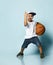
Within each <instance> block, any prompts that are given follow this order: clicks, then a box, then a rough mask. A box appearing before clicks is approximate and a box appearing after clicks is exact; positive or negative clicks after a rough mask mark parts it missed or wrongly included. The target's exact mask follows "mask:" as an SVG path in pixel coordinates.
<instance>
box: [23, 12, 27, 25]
mask: <svg viewBox="0 0 53 65" xmlns="http://www.w3.org/2000/svg"><path fill="white" fill-rule="evenodd" d="M27 15H28V14H27V12H25V13H24V26H27V25H28V22H27Z"/></svg>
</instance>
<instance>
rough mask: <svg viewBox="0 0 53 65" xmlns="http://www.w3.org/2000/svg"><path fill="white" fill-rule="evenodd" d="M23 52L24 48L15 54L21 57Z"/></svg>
mask: <svg viewBox="0 0 53 65" xmlns="http://www.w3.org/2000/svg"><path fill="white" fill-rule="evenodd" d="M23 51H24V48H21V50H20V52H19V53H18V54H17V57H18V56H20V55H22V56H23Z"/></svg>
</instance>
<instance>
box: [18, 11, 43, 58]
mask: <svg viewBox="0 0 53 65" xmlns="http://www.w3.org/2000/svg"><path fill="white" fill-rule="evenodd" d="M35 15H36V13H34V12H30V13H27V12H25V14H24V26H25V27H26V35H25V40H24V43H23V45H22V47H21V50H20V52H19V53H18V54H17V57H18V56H20V55H23V51H24V49H25V48H27V46H28V45H29V44H30V43H33V44H36V45H37V47H38V49H39V51H40V57H41V58H43V57H44V54H43V51H42V46H41V42H40V41H39V39H38V36H37V35H36V33H35V27H36V23H37V22H34V20H33V17H34V16H35Z"/></svg>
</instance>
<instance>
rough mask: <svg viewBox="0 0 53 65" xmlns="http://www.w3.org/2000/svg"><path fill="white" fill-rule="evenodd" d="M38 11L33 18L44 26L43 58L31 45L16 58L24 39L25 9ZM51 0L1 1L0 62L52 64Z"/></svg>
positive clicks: (52, 13) (52, 23)
mask: <svg viewBox="0 0 53 65" xmlns="http://www.w3.org/2000/svg"><path fill="white" fill-rule="evenodd" d="M25 11H27V12H30V11H34V12H36V13H37V15H36V16H35V18H34V20H35V21H40V22H41V23H43V24H44V25H45V27H46V32H45V34H44V35H43V36H40V37H39V38H40V40H41V42H42V45H43V49H44V52H45V55H46V57H45V58H44V59H43V60H41V59H40V57H39V51H38V48H37V47H36V46H35V45H33V44H30V45H29V46H28V48H27V49H26V50H25V51H24V53H25V55H24V57H23V58H22V57H21V58H16V54H17V53H18V52H19V51H20V48H21V45H22V44H23V41H24V36H25V27H24V25H23V22H24V12H25ZM52 49H53V0H0V65H35V64H36V65H52V64H53V61H52V60H53V51H52Z"/></svg>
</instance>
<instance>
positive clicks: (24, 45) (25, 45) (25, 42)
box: [17, 39, 30, 57]
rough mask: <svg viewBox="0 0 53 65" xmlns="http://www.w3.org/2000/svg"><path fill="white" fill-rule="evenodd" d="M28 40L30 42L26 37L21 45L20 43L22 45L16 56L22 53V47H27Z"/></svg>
mask: <svg viewBox="0 0 53 65" xmlns="http://www.w3.org/2000/svg"><path fill="white" fill-rule="evenodd" d="M29 42H30V41H29V40H28V39H25V40H24V43H23V45H22V47H21V50H20V52H19V53H18V54H17V57H18V56H20V55H23V52H24V49H25V48H27V46H28V44H29Z"/></svg>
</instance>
